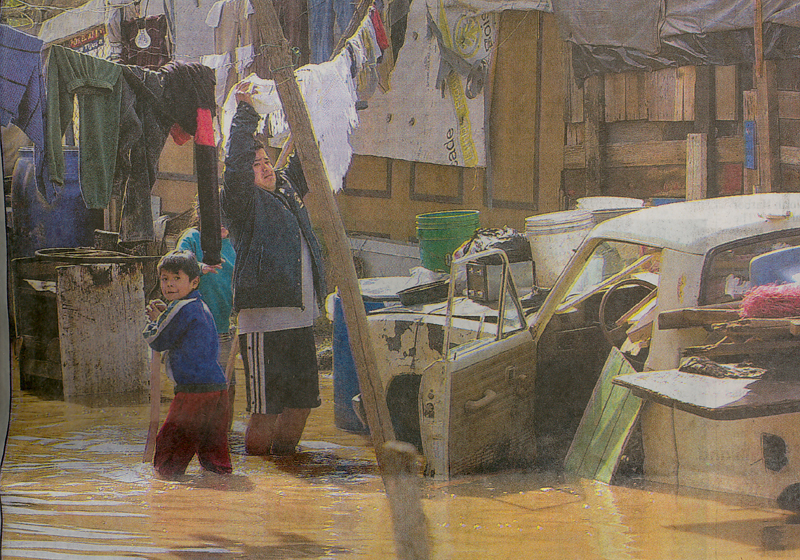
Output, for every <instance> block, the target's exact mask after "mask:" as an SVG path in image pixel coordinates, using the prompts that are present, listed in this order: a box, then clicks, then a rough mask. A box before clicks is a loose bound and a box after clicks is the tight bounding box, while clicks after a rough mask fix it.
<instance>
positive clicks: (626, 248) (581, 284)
mask: <svg viewBox="0 0 800 560" xmlns="http://www.w3.org/2000/svg"><path fill="white" fill-rule="evenodd" d="M660 264H661V250H660V249H657V248H653V247H647V246H645V245H639V244H634V243H625V242H622V241H603V242H601V243H600V244H599V245H598V246H597V247H596V248H595V250H594V251H593V252H592V254H591V255H590V256H589V258H588V259H586V262H585V263H584V265H583V268H582V270H581V272H580V274H579V275H578V277H577V278H576V279H575V281H574V282H573V283H572V286H571V287H570V289H569V291H568V292H567V293H568V296H567V297H566V298H565V299H564V302H563V303H562V305H561V307H562V308H564V307H566V306H570V305H574V304H576V303H577V302H578V301H580V300H582V299H583V298H584V297H585V296H588V295H590V294H593V293H596V292H599V291H601V290H602V289H604V288H605V287H607V286H611V285H612V284H614V283H616V282H618V281H620V280H623V279H625V278H637V277H643V278H645V279H647V280H649V281H650V282H651V283H654V284H657V283H658V272H659V266H660Z"/></svg>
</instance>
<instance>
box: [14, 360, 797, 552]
mask: <svg viewBox="0 0 800 560" xmlns="http://www.w3.org/2000/svg"><path fill="white" fill-rule="evenodd" d="M164 386H165V389H164V399H163V400H164V402H163V404H162V419H163V417H164V415H165V414H166V409H167V407H168V397H169V396H170V394H171V390H172V389H171V387H170V386H169V384H168V382H167V381H166V379H165V380H164ZM322 390H323V399H324V403H323V406H322V407H321V408H320V409H317V410H316V411H314V412H313V413H312V416H311V419H310V424H309V426H308V428H307V430H306V432H305V434H304V439H303V441H302V442H301V453H300V454H299V455H298V456H297V457H295V458H293V459H286V458H283V459H264V458H259V457H250V456H247V455H245V454H244V445H243V435H242V434H243V431H244V426H245V421H246V419H247V415H246V413H245V412H244V396H243V395H237V404H236V418H235V421H234V429H233V433H232V434H231V448H232V460H233V469H234V473H233V474H232V475H231V476H227V477H224V476H217V475H211V474H207V473H203V472H202V471H201V470H200V467H199V465H198V464H197V461H196V459H195V460H194V461H193V462H192V464H191V465H190V466H189V469H188V471H187V474H186V476H185V477H184V478H183V479H182V480H180V481H177V482H166V481H163V480H159V479H157V478H155V477H154V476H153V472H152V467H151V465H149V464H146V463H143V462H142V451H143V447H144V441H145V438H146V435H147V424H148V413H149V405H147V404H144V405H142V404H137V405H124V406H102V407H101V406H85V405H79V404H71V403H64V402H63V401H59V400H47V399H43V398H40V397H37V396H35V395H32V394H29V393H25V392H20V391H19V390H15V391H14V394H13V402H12V421H11V428H10V433H9V439H8V442H7V447H6V457H5V461H4V464H3V467H2V475H1V478H0V481H1V482H2V505H3V509H2V513H3V532H2V558H3V559H12V558H36V559H47V560H62V559H64V560H66V559H69V560H71V559H78V558H105V559H111V560H119V559H128V558H153V559H167V558H175V559H207V558H208V559H220V560H222V559H229V558H251V559H292V558H326V559H337V560H348V559H351V558H394V557H395V554H394V540H393V534H392V525H391V513H390V510H389V505H388V501H387V500H386V497H385V494H384V488H383V484H382V481H381V478H380V476H379V474H378V471H377V467H376V464H375V455H374V452H373V451H372V448H371V447H370V443H369V441H367V440H366V439H365V438H363V437H362V436H360V435H355V434H350V433H347V432H344V431H341V430H338V429H336V428H335V426H334V422H333V413H332V410H333V404H332V403H333V398H332V381H331V378H330V376H329V375H323V377H322ZM423 508H424V511H425V514H426V516H427V518H428V522H429V533H430V543H431V558H435V559H454V560H455V559H459V560H460V559H483V558H486V559H514V560H517V559H520V558H524V559H547V560H560V559H593V558H608V559H639V558H641V559H651V558H652V559H656V558H658V559H661V558H663V559H695V558H696V559H720V560H722V559H731V560H733V559H742V558H745V559H750V558H798V557H800V524H797V519H796V518H795V517H794V516H793V515H791V514H789V513H787V512H784V511H781V510H779V509H777V508H775V506H774V504H771V503H767V502H764V501H760V500H753V499H745V498H737V497H732V496H728V495H722V494H710V493H700V492H693V491H690V490H676V489H673V488H664V487H652V486H646V485H643V484H634V483H632V484H631V486H626V487H621V486H607V485H604V484H600V483H596V482H591V481H585V480H578V481H564V480H563V479H562V478H561V477H560V476H558V475H557V474H555V473H541V472H534V473H518V472H515V473H502V474H493V475H487V476H470V477H459V478H457V479H455V480H453V481H450V482H448V483H441V482H434V481H431V480H426V481H425V482H424V485H423Z"/></svg>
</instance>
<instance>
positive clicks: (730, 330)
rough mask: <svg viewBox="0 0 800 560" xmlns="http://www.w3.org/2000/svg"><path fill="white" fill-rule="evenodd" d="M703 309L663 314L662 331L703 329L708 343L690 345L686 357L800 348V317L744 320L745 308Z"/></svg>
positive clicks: (702, 307)
mask: <svg viewBox="0 0 800 560" xmlns="http://www.w3.org/2000/svg"><path fill="white" fill-rule="evenodd" d="M744 303H745V302H735V303H734V304H732V305H727V306H701V307H692V308H686V309H676V310H673V311H666V312H663V313H660V314H659V316H658V326H659V328H660V329H662V330H666V329H682V328H691V327H703V328H705V329H706V331H708V339H707V341H706V342H707V344H703V345H698V346H690V347H688V348H686V349H685V350H684V351H683V354H684V356H705V357H709V358H713V357H723V356H737V355H751V354H765V353H771V352H776V351H781V350H791V349H796V348H800V315H798V316H791V317H744V318H742V305H743V304H744Z"/></svg>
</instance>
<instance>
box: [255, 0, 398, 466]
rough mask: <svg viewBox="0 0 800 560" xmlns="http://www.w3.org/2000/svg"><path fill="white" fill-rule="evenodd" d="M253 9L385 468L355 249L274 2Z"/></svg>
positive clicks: (382, 414)
mask: <svg viewBox="0 0 800 560" xmlns="http://www.w3.org/2000/svg"><path fill="white" fill-rule="evenodd" d="M253 7H254V8H255V18H256V24H257V26H258V31H259V32H260V33H261V36H262V41H261V47H260V52H261V53H262V55H263V56H265V57H266V58H267V61H268V64H269V68H270V71H271V73H272V76H271V77H272V79H273V80H275V85H276V89H277V90H278V97H279V98H280V100H281V104H282V105H283V112H284V114H285V115H286V121H287V123H288V124H289V129H290V130H291V132H292V139H293V140H294V144H295V147H296V149H297V152H298V154H299V156H300V161H301V163H302V165H303V173H304V174H305V176H306V180H307V182H308V184H309V187H310V189H311V191H312V192H313V193H314V194H315V195H316V197H317V199H316V203H315V204H314V205H313V206H309V210H311V211H312V213H313V214H314V216H313V221H314V225H315V226H317V227H318V228H320V230H321V231H322V238H323V241H324V243H325V246H326V248H327V250H328V262H329V264H330V265H331V266H332V268H333V271H334V273H335V277H336V279H337V282H338V287H339V294H340V296H341V298H342V308H343V310H344V317H345V322H346V324H347V331H348V336H349V338H350V347H351V349H352V351H353V360H354V362H355V365H356V373H357V374H358V382H359V385H360V388H361V397H362V399H363V401H364V408H365V411H366V414H367V421H368V423H369V428H370V435H371V437H372V444H373V445H374V447H375V455H376V457H377V459H378V465H379V466H380V465H381V457H382V453H383V444H384V443H385V442H387V441H391V440H394V439H395V438H394V429H393V428H392V421H391V417H390V416H389V408H388V407H387V406H386V399H385V396H384V392H383V383H382V382H381V379H380V376H379V374H378V367H377V361H376V359H375V351H374V349H373V347H372V341H371V340H370V336H369V326H368V324H367V314H366V311H365V310H364V302H363V300H362V297H361V290H360V289H359V285H358V277H357V276H356V269H355V265H354V264H353V258H352V256H351V253H350V244H349V242H348V240H347V234H346V233H345V229H344V224H343V222H342V218H341V216H340V215H339V210H338V207H337V205H336V200H335V199H334V197H333V192H332V191H331V188H330V184H329V182H328V174H327V172H326V170H325V164H324V163H323V161H322V156H321V154H320V151H319V145H318V144H317V141H316V136H315V135H314V129H313V127H312V125H311V119H310V118H309V115H308V109H307V107H306V104H305V100H304V99H303V96H302V94H301V93H300V88H299V87H298V85H297V81H296V80H295V76H294V67H293V65H292V57H291V54H290V50H289V44H288V42H287V41H286V38H285V37H284V36H283V32H282V31H281V26H280V23H279V21H278V16H277V14H276V13H275V9H274V8H273V6H272V2H270V1H268V0H253Z"/></svg>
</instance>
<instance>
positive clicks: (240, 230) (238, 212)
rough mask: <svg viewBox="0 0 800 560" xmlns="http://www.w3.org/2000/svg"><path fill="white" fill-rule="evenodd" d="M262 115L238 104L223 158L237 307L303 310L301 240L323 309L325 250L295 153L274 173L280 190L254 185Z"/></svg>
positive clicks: (224, 198) (224, 207)
mask: <svg viewBox="0 0 800 560" xmlns="http://www.w3.org/2000/svg"><path fill="white" fill-rule="evenodd" d="M259 118H260V117H259V115H258V113H257V112H256V110H255V109H253V107H252V106H251V105H249V104H248V103H245V102H240V103H239V106H238V108H237V110H236V115H235V116H234V118H233V123H232V125H231V132H230V140H229V144H228V155H227V157H226V158H225V173H224V187H223V190H222V197H221V200H222V211H223V214H224V216H225V221H226V223H227V224H228V229H229V230H230V232H231V237H232V240H233V244H234V247H235V249H236V266H235V268H234V271H233V288H234V292H233V307H234V309H236V310H237V311H238V310H240V309H253V308H259V307H303V294H302V286H303V283H302V263H301V251H300V249H301V245H300V244H301V239H300V235H301V232H302V235H303V236H304V237H305V239H306V241H307V242H308V246H309V248H310V250H311V264H312V270H313V273H314V289H315V290H316V293H317V300H318V304H319V305H320V308H321V309H322V308H324V300H325V296H326V295H327V292H326V288H325V274H324V268H323V267H324V265H323V260H322V251H321V249H320V245H319V241H318V240H317V237H316V236H315V235H314V232H313V230H312V229H311V220H310V219H309V217H308V211H307V210H306V207H305V205H304V204H303V201H302V197H304V196H305V195H306V193H307V192H308V186H307V185H306V180H305V176H304V175H303V170H302V168H301V166H300V160H299V159H298V157H297V154H295V155H293V156H292V157H291V158H290V159H289V163H288V164H287V165H286V166H285V167H284V168H282V169H280V170H276V188H275V191H274V192H270V191H266V190H264V189H261V188H259V187H257V186H256V185H255V175H254V173H253V161H254V160H255V142H254V140H253V133H254V132H255V131H256V127H257V126H258V121H259Z"/></svg>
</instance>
